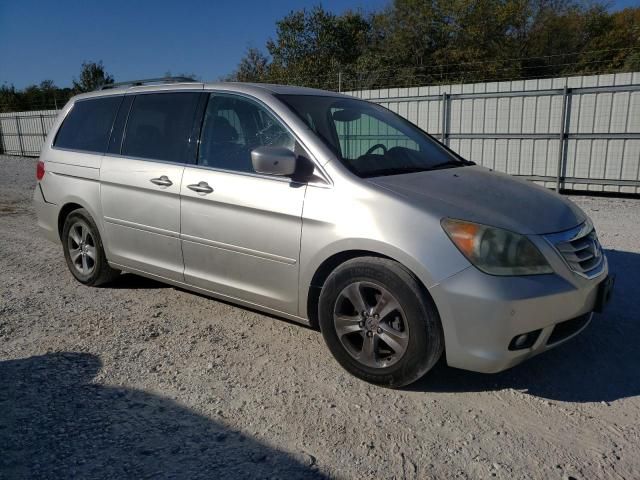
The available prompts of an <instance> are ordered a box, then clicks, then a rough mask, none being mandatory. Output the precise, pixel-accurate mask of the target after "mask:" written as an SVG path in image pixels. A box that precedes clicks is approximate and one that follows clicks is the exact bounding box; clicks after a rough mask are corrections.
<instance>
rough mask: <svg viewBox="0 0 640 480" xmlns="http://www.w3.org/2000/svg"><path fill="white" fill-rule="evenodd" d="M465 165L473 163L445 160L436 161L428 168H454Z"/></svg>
mask: <svg viewBox="0 0 640 480" xmlns="http://www.w3.org/2000/svg"><path fill="white" fill-rule="evenodd" d="M465 165H475V164H474V163H463V162H460V161H454V160H447V161H446V162H442V163H436V164H435V165H434V166H432V167H429V170H440V169H443V168H455V167H464V166H465Z"/></svg>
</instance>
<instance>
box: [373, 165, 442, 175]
mask: <svg viewBox="0 0 640 480" xmlns="http://www.w3.org/2000/svg"><path fill="white" fill-rule="evenodd" d="M427 170H431V168H428V167H393V168H382V169H380V170H373V171H371V172H363V174H364V176H366V177H384V176H386V175H400V174H403V173H416V172H426V171H427Z"/></svg>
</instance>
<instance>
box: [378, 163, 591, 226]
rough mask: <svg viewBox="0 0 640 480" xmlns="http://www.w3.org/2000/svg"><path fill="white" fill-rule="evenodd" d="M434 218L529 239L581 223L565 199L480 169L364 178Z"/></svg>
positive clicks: (581, 214) (579, 213)
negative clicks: (435, 215)
mask: <svg viewBox="0 0 640 480" xmlns="http://www.w3.org/2000/svg"><path fill="white" fill-rule="evenodd" d="M369 181H370V182H372V183H374V184H375V185H378V186H380V187H383V188H385V189H387V190H390V191H392V192H394V193H396V194H398V195H401V196H403V197H405V198H406V199H407V200H408V201H409V202H410V203H411V204H413V205H415V206H417V207H419V208H423V209H424V210H426V211H428V212H430V213H432V214H437V215H439V216H440V217H451V218H457V219H460V220H467V221H470V222H476V223H482V224H484V225H490V226H494V227H499V228H504V229H506V230H511V231H512V232H516V233H520V234H524V235H530V234H543V233H553V232H560V231H563V230H568V229H570V228H573V227H575V226H577V225H579V224H581V223H582V222H584V221H585V220H586V218H587V217H586V215H585V214H584V212H583V211H582V210H581V209H580V208H578V207H577V206H576V205H574V204H573V203H572V202H571V201H569V200H568V199H566V198H564V197H562V196H560V195H558V194H557V193H555V192H552V191H550V190H548V189H546V188H544V187H541V186H539V185H536V184H533V183H531V182H528V181H526V180H520V179H517V178H515V177H512V176H510V175H506V174H504V173H498V172H494V171H491V170H489V169H487V168H484V167H480V166H470V167H460V168H448V169H443V170H432V171H426V172H418V173H409V174H403V175H389V176H385V177H375V178H371V179H369Z"/></svg>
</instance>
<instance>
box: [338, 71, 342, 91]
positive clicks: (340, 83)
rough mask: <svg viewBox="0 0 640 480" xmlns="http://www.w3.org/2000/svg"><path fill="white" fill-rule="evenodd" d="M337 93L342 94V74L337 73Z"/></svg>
mask: <svg viewBox="0 0 640 480" xmlns="http://www.w3.org/2000/svg"><path fill="white" fill-rule="evenodd" d="M338 93H342V72H338Z"/></svg>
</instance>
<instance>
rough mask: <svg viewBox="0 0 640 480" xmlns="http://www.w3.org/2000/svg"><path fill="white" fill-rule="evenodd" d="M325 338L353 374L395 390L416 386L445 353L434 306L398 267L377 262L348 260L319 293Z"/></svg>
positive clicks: (412, 279) (320, 316) (409, 276)
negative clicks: (414, 383)
mask: <svg viewBox="0 0 640 480" xmlns="http://www.w3.org/2000/svg"><path fill="white" fill-rule="evenodd" d="M318 313H319V321H320V329H321V331H322V335H323V337H324V339H325V342H326V343H327V346H328V347H329V350H330V351H331V353H332V354H333V356H334V357H335V358H336V360H337V361H338V362H339V363H340V364H341V365H342V366H343V367H344V368H345V370H347V371H348V372H350V373H351V374H353V375H354V376H356V377H358V378H360V379H362V380H365V381H367V382H370V383H374V384H376V385H382V386H387V387H391V388H397V387H402V386H404V385H408V384H410V383H412V382H415V381H416V380H418V379H419V378H420V377H422V376H423V375H424V374H425V373H427V372H428V371H429V370H430V369H431V368H432V367H433V365H435V363H436V362H437V361H438V359H439V358H440V356H441V355H442V351H443V349H444V339H443V334H442V326H441V324H440V318H439V316H438V312H437V310H436V308H435V305H434V304H433V301H432V300H431V298H430V297H429V296H428V293H427V292H426V291H425V289H424V287H423V286H422V285H421V284H420V283H419V282H418V280H417V279H416V278H415V277H414V276H413V275H412V274H411V273H410V272H409V271H407V270H406V269H405V268H404V267H402V266H401V265H400V264H399V263H397V262H395V261H393V260H390V259H386V258H377V257H361V258H355V259H352V260H349V261H347V262H345V263H343V264H342V265H340V266H339V267H338V268H336V269H335V270H334V271H333V272H332V273H331V275H330V276H329V278H328V279H327V281H326V282H325V284H324V286H323V287H322V291H321V292H320V301H319V312H318Z"/></svg>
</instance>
